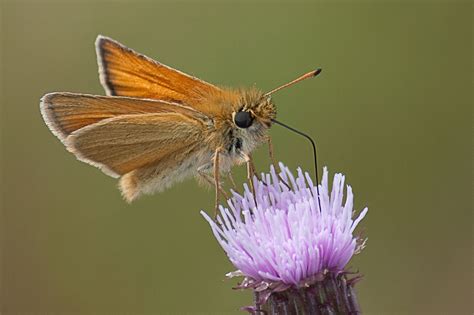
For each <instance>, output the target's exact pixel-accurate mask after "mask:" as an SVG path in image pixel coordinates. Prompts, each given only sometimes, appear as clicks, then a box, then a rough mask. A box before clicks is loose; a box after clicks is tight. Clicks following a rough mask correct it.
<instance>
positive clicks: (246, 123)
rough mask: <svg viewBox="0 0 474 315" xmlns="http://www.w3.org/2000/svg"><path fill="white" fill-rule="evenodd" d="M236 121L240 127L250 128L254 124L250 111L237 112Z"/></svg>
mask: <svg viewBox="0 0 474 315" xmlns="http://www.w3.org/2000/svg"><path fill="white" fill-rule="evenodd" d="M234 122H235V124H236V125H237V127H239V128H248V127H250V125H252V122H253V118H252V115H251V114H250V113H249V112H237V113H235V116H234Z"/></svg>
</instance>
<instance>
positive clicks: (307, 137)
mask: <svg viewBox="0 0 474 315" xmlns="http://www.w3.org/2000/svg"><path fill="white" fill-rule="evenodd" d="M272 122H274V123H275V124H277V125H280V126H282V127H285V128H286V129H289V130H291V131H293V132H294V133H297V134H299V135H300V136H303V137H305V138H306V139H308V140H309V141H310V142H311V145H312V146H313V157H314V174H315V176H316V193H317V194H318V205H319V209H320V210H321V209H322V208H321V199H320V198H319V176H318V159H317V155H316V143H315V142H314V141H313V139H312V138H311V137H310V136H308V135H307V134H305V133H304V132H301V131H299V130H296V129H295V128H293V127H290V126H288V125H287V124H284V123H282V122H279V121H278V120H276V119H272Z"/></svg>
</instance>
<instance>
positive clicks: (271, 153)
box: [267, 135, 291, 190]
mask: <svg viewBox="0 0 474 315" xmlns="http://www.w3.org/2000/svg"><path fill="white" fill-rule="evenodd" d="M267 144H268V154H269V155H270V160H271V163H272V165H273V168H274V169H275V172H277V175H278V178H279V179H280V181H281V182H282V183H283V184H285V186H286V187H287V188H288V189H290V190H291V187H290V185H289V184H288V183H287V182H286V181H285V180H284V179H283V178H282V177H281V175H280V173H281V171H282V169H281V168H280V166H279V165H278V163H277V162H276V160H275V155H274V154H273V152H274V151H273V144H272V137H270V136H269V135H268V136H267ZM278 170H279V172H278Z"/></svg>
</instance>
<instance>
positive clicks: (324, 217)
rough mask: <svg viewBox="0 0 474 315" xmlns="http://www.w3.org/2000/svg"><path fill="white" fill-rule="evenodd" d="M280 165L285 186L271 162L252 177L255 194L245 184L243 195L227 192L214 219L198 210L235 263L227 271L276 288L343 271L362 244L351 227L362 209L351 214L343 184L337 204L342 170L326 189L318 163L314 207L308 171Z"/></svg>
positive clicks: (349, 192)
mask: <svg viewBox="0 0 474 315" xmlns="http://www.w3.org/2000/svg"><path fill="white" fill-rule="evenodd" d="M280 168H281V169H282V173H281V174H280V176H281V179H283V181H284V182H285V183H288V184H289V185H290V186H291V187H292V188H291V189H289V188H288V187H287V185H286V184H285V183H284V182H283V181H282V180H281V179H280V178H279V177H278V175H277V174H276V172H275V170H274V168H273V167H272V168H271V171H270V174H262V181H259V180H257V179H256V178H255V179H254V181H253V183H254V186H255V196H254V195H253V194H252V192H251V191H250V189H249V188H248V186H247V185H244V188H245V192H244V194H243V196H241V195H239V194H238V193H236V192H232V194H233V197H232V198H231V199H230V200H228V208H226V207H223V206H220V214H219V215H218V217H217V223H216V222H214V221H213V220H212V219H211V218H210V217H209V216H208V215H207V214H206V213H205V212H202V211H201V214H202V215H203V216H204V217H205V219H206V220H207V221H208V222H209V224H210V225H211V228H212V231H213V233H214V235H215V237H216V239H217V241H218V242H219V244H220V245H221V246H222V248H223V249H224V251H225V252H226V253H227V256H228V257H229V259H230V261H231V262H232V264H233V265H234V266H235V267H236V268H237V269H238V271H237V272H236V273H230V274H229V275H230V276H235V275H241V276H245V277H246V282H245V281H244V283H246V284H244V285H243V286H244V287H249V286H250V287H254V288H257V287H260V288H261V289H266V288H268V289H269V290H271V291H282V290H285V289H287V288H289V287H292V286H294V287H302V286H308V285H310V284H312V283H314V281H315V280H316V279H317V278H318V277H320V276H321V275H324V274H326V273H328V272H329V273H333V274H340V273H342V272H344V268H345V266H346V264H347V263H348V262H349V260H350V259H351V257H352V256H353V255H354V254H355V253H358V252H359V251H360V250H361V249H362V248H363V247H364V243H365V241H361V240H360V239H359V238H358V237H356V236H354V234H353V232H354V229H355V228H356V226H357V224H358V223H359V222H360V221H361V220H362V219H363V218H364V216H365V215H366V213H367V210H368V209H367V208H365V209H364V210H362V212H361V213H360V214H359V215H358V216H357V218H355V219H353V218H352V216H353V194H352V189H351V187H350V186H347V198H346V200H345V203H344V204H343V194H344V179H345V178H344V176H343V175H342V174H336V175H335V176H334V181H333V185H332V191H331V192H329V185H328V172H327V169H326V168H324V174H323V178H322V183H321V185H320V187H319V191H320V194H321V195H320V202H321V209H319V206H318V199H317V197H316V196H317V193H316V187H315V186H314V185H313V182H312V180H311V178H310V176H309V175H308V173H305V174H303V172H302V171H301V169H298V176H297V178H295V177H294V176H293V175H292V173H291V172H290V171H289V169H288V168H287V167H286V166H284V165H283V164H282V163H280ZM255 201H256V204H255ZM262 285H264V286H265V288H262Z"/></svg>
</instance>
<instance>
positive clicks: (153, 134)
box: [65, 113, 203, 175]
mask: <svg viewBox="0 0 474 315" xmlns="http://www.w3.org/2000/svg"><path fill="white" fill-rule="evenodd" d="M202 130H203V123H202V122H201V121H199V120H197V119H194V118H192V117H189V116H187V115H184V114H181V113H158V114H139V115H122V116H118V117H113V118H108V119H105V120H101V121H99V122H98V123H95V124H92V125H89V126H86V127H83V128H81V129H78V130H76V131H74V132H73V133H71V134H70V135H69V136H68V137H67V138H66V140H65V143H66V146H67V147H68V150H70V151H71V152H72V153H74V154H75V155H76V157H77V158H78V159H80V160H81V161H84V162H86V163H89V164H92V165H94V166H97V167H99V168H100V169H102V170H103V171H104V172H105V173H107V174H109V175H114V174H116V175H124V174H127V173H129V172H131V171H133V170H136V169H139V168H142V167H146V166H151V165H156V164H157V163H159V162H160V161H161V160H162V159H169V158H172V159H177V158H178V157H177V156H176V155H177V153H178V152H181V151H182V150H188V151H191V150H193V149H194V147H195V146H198V145H200V144H201V142H202ZM173 156H174V157H173ZM179 160H181V159H179Z"/></svg>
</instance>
